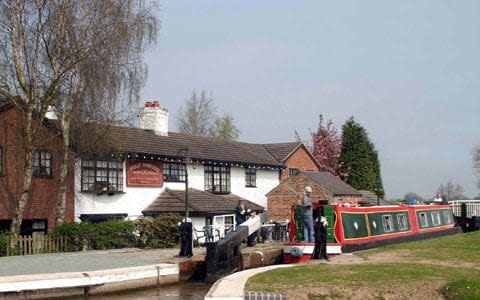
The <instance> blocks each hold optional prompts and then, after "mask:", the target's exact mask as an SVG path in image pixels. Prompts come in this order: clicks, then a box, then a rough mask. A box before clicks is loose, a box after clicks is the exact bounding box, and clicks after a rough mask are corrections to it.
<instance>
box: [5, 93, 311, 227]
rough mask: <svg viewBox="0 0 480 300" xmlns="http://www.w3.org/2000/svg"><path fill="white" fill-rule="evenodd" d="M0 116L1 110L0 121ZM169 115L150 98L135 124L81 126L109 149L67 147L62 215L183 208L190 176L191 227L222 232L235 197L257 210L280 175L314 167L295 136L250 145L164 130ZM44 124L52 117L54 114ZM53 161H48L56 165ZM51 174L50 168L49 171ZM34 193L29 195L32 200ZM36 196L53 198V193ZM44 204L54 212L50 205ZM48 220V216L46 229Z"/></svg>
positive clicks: (94, 218) (98, 217) (115, 215)
mask: <svg viewBox="0 0 480 300" xmlns="http://www.w3.org/2000/svg"><path fill="white" fill-rule="evenodd" d="M1 116H2V113H1V111H0V121H1ZM168 121H169V114H168V111H167V110H166V109H164V108H161V107H160V104H159V103H158V101H152V102H146V104H145V106H144V107H142V108H141V110H140V128H132V127H119V126H106V125H105V126H103V128H102V130H98V126H99V125H98V124H92V125H91V126H89V125H88V124H87V125H85V126H82V129H83V130H80V131H79V132H77V133H75V134H78V135H79V138H76V139H75V140H77V141H78V140H84V141H87V140H88V141H98V140H101V147H100V148H101V149H103V150H102V151H101V153H109V154H108V155H106V156H105V155H96V154H94V153H95V151H82V150H81V148H82V147H80V146H79V147H77V146H73V147H72V150H73V151H74V156H75V163H74V164H73V163H72V168H73V169H74V170H72V174H74V176H73V180H72V187H71V189H72V190H73V201H67V202H68V203H70V202H73V207H72V208H73V209H71V210H67V214H70V215H71V218H72V219H73V220H75V221H77V222H80V221H90V222H100V221H105V220H110V219H129V220H134V219H137V218H141V217H155V216H159V215H161V214H162V213H167V212H177V213H180V214H181V215H183V214H184V212H185V186H186V181H187V179H188V187H189V189H188V198H189V201H188V210H189V215H190V218H191V220H192V223H193V226H194V228H195V229H197V230H202V228H203V227H204V226H205V225H214V227H215V228H216V229H218V235H219V236H223V235H224V234H225V232H226V231H228V230H230V229H231V228H234V226H235V221H234V219H235V218H234V209H235V206H236V205H237V204H238V201H239V200H240V199H244V200H246V203H247V206H248V207H250V208H251V209H253V210H255V211H257V212H261V211H263V210H265V208H266V205H267V198H266V194H267V193H268V192H269V191H270V190H272V189H273V188H275V187H276V186H277V185H278V184H279V183H280V181H281V180H283V179H285V178H288V177H289V175H292V174H296V173H297V172H298V171H299V170H311V171H318V170H319V166H318V162H317V161H316V160H315V159H314V157H313V155H312V154H311V153H310V152H309V151H308V150H307V149H306V147H305V146H304V145H303V144H301V143H298V142H293V143H273V144H256V143H245V142H233V141H224V140H220V139H214V138H209V137H197V136H189V135H186V134H181V133H175V132H169V131H168ZM46 123H47V124H55V120H47V122H46ZM53 127H54V126H53ZM94 127H95V129H93V128H94ZM82 134H83V135H84V137H83V139H82V138H81V137H80V136H81V135H82ZM85 136H87V137H88V139H85ZM0 138H1V136H0ZM0 149H2V141H1V140H0ZM105 149H108V151H105ZM2 159H3V158H2ZM59 161H60V159H52V160H51V162H49V163H51V164H55V165H57V164H59ZM39 163H40V164H42V163H43V161H42V160H40V162H39ZM54 169H55V168H54ZM55 172H56V171H55ZM57 176H58V174H55V173H54V172H53V174H51V175H50V178H58V177H57ZM0 180H2V177H0ZM55 182H57V181H55ZM33 184H34V185H35V184H36V182H34V183H33ZM39 188H41V187H39ZM0 193H2V191H1V185H0ZM35 196H36V195H35V194H32V199H34V198H35ZM35 201H36V200H33V202H35ZM42 201H46V202H48V201H50V202H51V201H53V202H55V201H56V197H53V199H52V198H49V199H47V198H44V199H43V200H42ZM68 205H69V204H67V206H68ZM49 207H50V208H51V214H55V206H54V205H50V206H49ZM34 213H35V211H34V210H33V211H32V214H34ZM10 215H11V214H10ZM70 215H69V216H70ZM40 217H41V218H44V216H40ZM0 218H1V219H0V222H2V221H5V219H7V220H8V218H9V214H5V216H4V215H0ZM31 218H32V219H36V216H34V215H32V217H31ZM2 219H4V220H2ZM49 219H53V218H51V217H49ZM53 225H54V222H51V221H49V222H46V224H45V227H46V228H45V231H50V230H51V229H52V227H53Z"/></svg>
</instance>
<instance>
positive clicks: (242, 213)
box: [235, 200, 251, 225]
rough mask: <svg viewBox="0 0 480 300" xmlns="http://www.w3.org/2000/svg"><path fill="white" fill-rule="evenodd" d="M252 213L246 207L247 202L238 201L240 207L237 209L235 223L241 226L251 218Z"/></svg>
mask: <svg viewBox="0 0 480 300" xmlns="http://www.w3.org/2000/svg"><path fill="white" fill-rule="evenodd" d="M250 212H251V210H250V209H247V207H246V206H245V200H240V201H238V205H237V207H236V208H235V223H237V225H240V224H242V223H243V222H245V221H246V220H247V219H248V217H249V216H250Z"/></svg>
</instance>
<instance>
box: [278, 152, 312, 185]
mask: <svg viewBox="0 0 480 300" xmlns="http://www.w3.org/2000/svg"><path fill="white" fill-rule="evenodd" d="M284 163H285V167H286V169H284V170H282V174H281V175H280V181H282V180H284V179H286V178H288V172H289V169H290V168H294V169H299V170H302V171H307V170H310V171H314V172H318V171H320V170H319V169H318V166H317V164H316V163H315V161H314V160H313V159H312V157H311V156H310V155H309V154H308V153H307V152H306V151H305V149H304V148H303V147H300V148H298V149H297V150H296V151H295V152H294V153H293V154H292V155H290V156H289V157H288V159H287V160H286V161H285V162H284Z"/></svg>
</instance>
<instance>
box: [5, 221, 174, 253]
mask: <svg viewBox="0 0 480 300" xmlns="http://www.w3.org/2000/svg"><path fill="white" fill-rule="evenodd" d="M181 220H182V217H180V215H178V214H173V213H168V214H164V215H162V216H160V217H158V218H155V219H140V220H137V221H117V220H112V221H106V222H101V223H89V222H82V223H65V224H63V225H61V226H58V227H56V228H55V229H54V230H53V235H55V236H65V237H67V240H68V248H69V249H68V250H69V251H82V250H105V249H117V248H128V247H139V248H168V247H174V246H176V245H177V243H178V241H179V238H180V228H179V226H178V222H180V221H181ZM1 243H2V242H1V240H0V251H1Z"/></svg>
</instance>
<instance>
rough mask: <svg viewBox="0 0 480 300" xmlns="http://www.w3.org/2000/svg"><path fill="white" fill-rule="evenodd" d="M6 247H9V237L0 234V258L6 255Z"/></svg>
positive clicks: (5, 234) (6, 234)
mask: <svg viewBox="0 0 480 300" xmlns="http://www.w3.org/2000/svg"><path fill="white" fill-rule="evenodd" d="M8 247H10V235H9V234H8V233H0V256H6V255H7V249H8Z"/></svg>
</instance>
